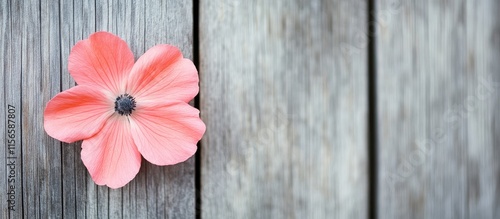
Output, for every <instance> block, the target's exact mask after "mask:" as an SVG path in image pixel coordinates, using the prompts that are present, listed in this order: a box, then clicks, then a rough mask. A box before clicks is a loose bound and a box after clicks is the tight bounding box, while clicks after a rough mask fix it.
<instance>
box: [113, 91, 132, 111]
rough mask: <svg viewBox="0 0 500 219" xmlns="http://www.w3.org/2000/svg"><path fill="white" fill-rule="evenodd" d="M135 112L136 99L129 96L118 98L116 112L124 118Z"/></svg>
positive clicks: (123, 95) (124, 95)
mask: <svg viewBox="0 0 500 219" xmlns="http://www.w3.org/2000/svg"><path fill="white" fill-rule="evenodd" d="M133 110H135V98H133V97H132V96H130V95H129V94H122V95H120V96H118V97H117V98H116V101H115V111H116V112H118V113H119V114H120V115H122V116H128V115H130V114H132V111H133Z"/></svg>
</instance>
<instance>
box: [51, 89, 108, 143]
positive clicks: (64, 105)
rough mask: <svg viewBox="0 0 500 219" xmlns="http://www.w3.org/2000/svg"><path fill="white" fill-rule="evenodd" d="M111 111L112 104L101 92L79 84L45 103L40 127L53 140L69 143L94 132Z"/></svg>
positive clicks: (99, 127)
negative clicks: (42, 122)
mask: <svg viewBox="0 0 500 219" xmlns="http://www.w3.org/2000/svg"><path fill="white" fill-rule="evenodd" d="M113 112H114V108H113V101H112V100H111V101H110V100H109V98H108V97H106V96H105V95H104V94H103V93H102V92H100V91H98V90H96V89H93V88H91V87H88V86H84V85H79V86H76V87H73V88H71V89H69V90H66V91H64V92H62V93H59V94H57V95H56V96H55V97H54V98H52V100H50V101H49V102H48V103H47V107H46V108H45V112H44V127H45V131H46V132H47V134H49V135H50V136H52V137H53V138H55V139H58V140H60V141H63V142H68V143H71V142H74V141H78V140H82V139H85V138H88V137H90V136H92V135H94V134H95V133H97V132H98V131H99V130H101V128H102V126H103V124H104V122H105V121H106V119H108V118H109V117H110V116H111V115H112V114H113Z"/></svg>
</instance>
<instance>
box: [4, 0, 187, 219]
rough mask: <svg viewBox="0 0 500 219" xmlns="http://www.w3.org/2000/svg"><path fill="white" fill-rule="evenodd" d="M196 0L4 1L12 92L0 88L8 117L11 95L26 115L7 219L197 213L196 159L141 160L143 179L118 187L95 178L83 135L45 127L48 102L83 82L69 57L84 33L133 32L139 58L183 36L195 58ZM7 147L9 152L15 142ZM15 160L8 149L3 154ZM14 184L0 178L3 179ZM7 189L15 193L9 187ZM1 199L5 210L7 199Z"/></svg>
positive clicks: (127, 35) (181, 42) (179, 42)
mask: <svg viewBox="0 0 500 219" xmlns="http://www.w3.org/2000/svg"><path fill="white" fill-rule="evenodd" d="M192 7H193V5H192V2H191V1H188V2H178V1H132V0H127V1H117V0H111V1H104V0H102V1H101V0H97V1H48V0H41V1H40V0H31V1H2V2H1V3H0V12H1V15H0V16H1V20H0V40H1V43H0V54H2V57H6V59H3V60H2V62H1V63H2V64H1V66H0V67H1V68H0V70H1V71H0V76H1V77H2V78H4V80H3V84H2V85H3V90H4V93H5V94H4V95H3V96H1V97H0V100H1V101H2V102H3V103H5V107H3V109H0V112H1V113H2V114H3V115H6V116H7V114H6V112H8V111H7V109H8V107H7V104H12V105H15V106H16V109H17V115H18V116H19V117H17V118H16V119H17V120H16V124H17V125H18V126H17V127H18V128H17V130H16V133H19V135H17V137H16V142H19V143H18V145H17V148H16V149H15V153H16V154H17V155H18V156H19V157H18V160H16V162H18V166H16V168H18V171H19V174H18V175H17V176H16V184H15V186H16V194H17V196H16V200H15V201H16V202H17V203H18V208H17V209H16V211H15V212H9V211H6V212H4V211H2V215H0V216H1V217H2V218H8V216H9V213H10V216H11V217H15V218H17V217H20V216H24V217H28V218H61V217H66V218H108V217H109V218H141V217H145V216H149V217H151V218H179V217H183V218H184V217H194V212H195V208H194V202H195V191H194V159H190V160H189V161H188V162H185V163H183V164H180V165H175V166H166V167H157V166H154V165H151V164H149V163H147V162H143V166H142V168H141V170H140V172H139V174H138V176H137V178H136V179H135V180H133V181H132V182H131V183H130V184H128V185H127V186H125V187H123V188H121V189H117V190H113V189H109V188H107V187H101V186H97V185H95V184H94V182H93V181H92V179H91V178H90V176H89V174H88V172H87V170H86V168H85V166H84V165H83V163H82V161H81V158H80V151H81V148H80V147H81V142H77V143H73V144H66V143H60V142H59V141H57V140H54V139H52V138H51V137H49V136H47V135H46V134H45V131H44V129H43V110H44V108H45V104H46V103H47V101H48V100H49V99H50V98H52V97H53V96H54V95H56V94H57V93H58V92H60V91H61V90H66V89H69V88H70V87H72V86H75V82H74V80H73V79H72V78H71V77H70V75H69V73H68V70H67V61H68V56H69V53H70V51H71V48H72V47H73V46H74V44H75V43H76V42H78V41H79V40H82V39H85V38H87V37H88V36H89V34H91V33H93V32H95V31H99V30H105V31H110V32H113V33H115V34H117V35H119V36H120V37H122V38H123V39H124V40H125V41H127V42H128V43H129V45H130V47H131V49H132V51H133V52H134V54H135V55H136V58H138V57H139V56H140V55H142V54H143V53H144V52H145V51H146V50H147V49H149V48H150V47H152V46H154V45H156V44H159V43H169V44H173V45H176V46H178V47H180V48H181V50H182V51H183V54H184V56H185V57H188V58H192V54H193V51H192V50H193V45H192V39H193V15H192ZM3 98H5V99H3ZM21 101H22V102H21ZM6 118H7V117H4V116H2V118H0V121H1V122H4V123H5V122H7V121H6ZM7 127H8V126H7ZM5 128H6V127H2V128H1V129H0V131H2V132H4V131H6V129H5ZM21 131H22V144H21ZM6 137H8V136H2V141H4V142H6V141H7V138H6ZM0 150H1V151H0V152H2V153H3V154H5V155H7V154H6V153H7V152H8V150H6V149H5V148H2V149H0ZM21 151H22V152H23V153H22V154H21ZM8 159H9V158H8V157H7V156H2V158H0V161H2V162H3V163H6V162H7V160H8ZM0 171H1V172H0V173H1V174H2V175H5V176H7V174H8V172H7V171H8V166H5V165H3V166H2V167H0ZM21 178H22V179H23V181H21ZM8 185H9V184H8V181H5V180H1V182H0V186H2V188H8V187H7V186H8ZM0 197H2V200H7V199H8V196H7V194H5V193H2V194H0ZM2 208H3V209H7V205H6V203H3V204H2Z"/></svg>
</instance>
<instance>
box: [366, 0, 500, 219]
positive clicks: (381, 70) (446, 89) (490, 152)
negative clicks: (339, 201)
mask: <svg viewBox="0 0 500 219" xmlns="http://www.w3.org/2000/svg"><path fill="white" fill-rule="evenodd" d="M377 7H378V13H379V14H378V15H377V19H376V20H377V23H376V24H375V25H377V28H378V32H377V38H378V40H377V56H376V58H377V64H378V68H377V72H378V75H377V78H378V84H377V95H378V127H379V159H378V160H379V164H378V167H379V178H378V180H379V183H378V187H379V196H378V208H379V210H378V212H379V218H499V217H500V202H499V197H500V193H499V192H498V191H499V189H498V188H499V187H498V186H499V185H500V161H499V160H498V157H499V156H500V150H499V149H498V146H499V145H500V144H499V142H500V140H499V138H500V137H499V134H500V129H499V127H498V121H499V113H498V112H499V110H500V105H499V96H500V91H499V88H500V87H498V85H499V84H498V82H500V80H499V78H500V77H499V76H500V65H499V63H498V60H499V59H500V32H499V31H500V19H499V18H500V17H499V15H498V11H499V10H500V3H499V2H498V1H495V0H483V1H462V0H459V1H432V0H425V1H390V0H379V1H377ZM495 81H496V82H495ZM495 83H497V84H496V85H497V86H496V87H495V86H494V85H495Z"/></svg>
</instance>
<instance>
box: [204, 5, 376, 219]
mask: <svg viewBox="0 0 500 219" xmlns="http://www.w3.org/2000/svg"><path fill="white" fill-rule="evenodd" d="M199 15H200V20H199V21H200V23H199V40H200V50H199V52H200V56H199V57H200V69H199V71H200V77H201V91H200V109H201V116H202V119H203V120H204V121H205V123H206V124H207V132H206V134H205V136H204V138H203V139H202V147H201V148H200V150H201V206H200V211H201V217H202V218H366V217H367V212H368V211H367V205H368V201H367V195H368V192H367V187H368V185H367V184H368V181H367V179H368V177H367V138H366V135H367V125H366V119H367V118H366V117H367V98H366V96H367V79H366V75H367V59H366V58H367V53H366V49H360V47H357V46H360V45H358V44H357V42H355V40H356V39H357V38H356V37H357V36H356V34H359V33H361V34H363V33H364V30H365V28H366V23H367V18H366V15H367V5H366V1H341V0H336V1H319V0H313V1H300V0H293V1H288V0H280V1H267V0H259V1H230V0H217V1H212V0H202V1H200V13H199ZM341 45H342V46H345V47H346V48H347V49H351V50H352V51H350V52H349V53H346V54H343V53H340V50H341V48H340V47H341ZM351 45H355V46H352V47H351ZM362 46H364V45H361V47H362Z"/></svg>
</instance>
